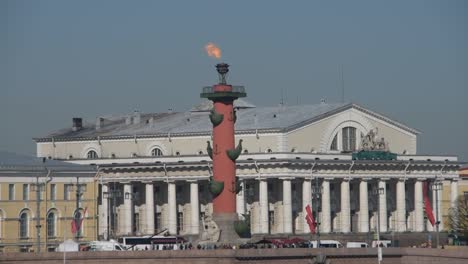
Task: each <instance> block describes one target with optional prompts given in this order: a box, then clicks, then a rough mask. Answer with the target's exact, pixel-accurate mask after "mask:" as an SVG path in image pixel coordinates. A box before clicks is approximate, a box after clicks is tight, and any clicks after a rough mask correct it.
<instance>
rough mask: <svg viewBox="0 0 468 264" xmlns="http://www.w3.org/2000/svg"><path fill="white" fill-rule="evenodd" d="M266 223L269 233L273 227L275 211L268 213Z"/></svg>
mask: <svg viewBox="0 0 468 264" xmlns="http://www.w3.org/2000/svg"><path fill="white" fill-rule="evenodd" d="M268 222H269V224H270V226H269V230H270V233H271V231H272V230H273V226H274V225H275V211H268Z"/></svg>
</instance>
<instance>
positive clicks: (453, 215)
mask: <svg viewBox="0 0 468 264" xmlns="http://www.w3.org/2000/svg"><path fill="white" fill-rule="evenodd" d="M449 225H450V228H451V229H452V230H453V231H455V233H457V234H459V235H462V236H465V237H466V236H468V201H467V200H466V199H465V196H464V195H460V196H459V197H458V199H457V202H456V207H455V208H450V211H449Z"/></svg>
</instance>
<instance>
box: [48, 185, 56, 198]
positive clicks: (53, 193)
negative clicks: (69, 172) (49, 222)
mask: <svg viewBox="0 0 468 264" xmlns="http://www.w3.org/2000/svg"><path fill="white" fill-rule="evenodd" d="M55 199H57V185H55V183H52V184H51V185H50V200H51V201H55Z"/></svg>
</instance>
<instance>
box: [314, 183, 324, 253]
mask: <svg viewBox="0 0 468 264" xmlns="http://www.w3.org/2000/svg"><path fill="white" fill-rule="evenodd" d="M318 181H319V180H318V178H316V179H315V186H314V187H312V197H313V199H314V203H313V204H312V205H313V206H314V209H315V210H314V211H315V226H316V228H317V248H319V247H320V222H319V221H318V220H319V216H318V210H319V205H318V203H319V201H320V197H321V195H322V186H319V183H318Z"/></svg>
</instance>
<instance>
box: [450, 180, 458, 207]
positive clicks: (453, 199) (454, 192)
mask: <svg viewBox="0 0 468 264" xmlns="http://www.w3.org/2000/svg"><path fill="white" fill-rule="evenodd" d="M457 200H458V180H452V181H451V182H450V207H451V208H457Z"/></svg>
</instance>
